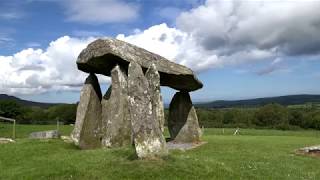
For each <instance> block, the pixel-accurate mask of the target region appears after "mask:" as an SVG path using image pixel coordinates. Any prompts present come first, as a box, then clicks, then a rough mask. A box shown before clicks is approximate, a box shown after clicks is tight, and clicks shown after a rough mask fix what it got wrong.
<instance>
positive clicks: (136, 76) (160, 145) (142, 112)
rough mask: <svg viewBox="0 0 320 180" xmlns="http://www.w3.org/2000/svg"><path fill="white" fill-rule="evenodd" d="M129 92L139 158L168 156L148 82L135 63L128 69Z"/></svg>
mask: <svg viewBox="0 0 320 180" xmlns="http://www.w3.org/2000/svg"><path fill="white" fill-rule="evenodd" d="M128 91H129V110H130V117H131V124H132V132H133V139H134V144H135V149H136V153H137V155H138V157H139V158H153V157H157V156H164V155H167V154H168V150H167V147H166V142H165V139H164V136H163V135H162V132H161V130H160V126H159V122H158V121H157V120H156V118H155V115H154V114H153V110H152V101H151V95H150V88H149V83H148V80H147V79H146V77H145V76H144V74H143V72H142V69H141V67H140V66H139V65H138V64H137V63H135V62H131V63H130V65H129V69H128Z"/></svg>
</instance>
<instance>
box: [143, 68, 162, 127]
mask: <svg viewBox="0 0 320 180" xmlns="http://www.w3.org/2000/svg"><path fill="white" fill-rule="evenodd" d="M145 76H146V78H147V80H148V82H149V88H150V95H151V100H152V110H153V114H154V115H155V118H156V120H157V121H158V122H159V126H160V129H161V131H162V132H163V131H164V106H163V101H162V96H161V92H160V75H159V73H158V71H157V69H156V66H155V65H154V64H152V65H151V66H150V67H149V69H148V70H147V72H146V74H145Z"/></svg>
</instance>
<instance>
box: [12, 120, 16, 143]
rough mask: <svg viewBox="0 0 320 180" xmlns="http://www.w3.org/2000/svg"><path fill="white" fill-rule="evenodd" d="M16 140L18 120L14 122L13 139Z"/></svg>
mask: <svg viewBox="0 0 320 180" xmlns="http://www.w3.org/2000/svg"><path fill="white" fill-rule="evenodd" d="M15 138H16V120H14V121H13V130H12V139H15Z"/></svg>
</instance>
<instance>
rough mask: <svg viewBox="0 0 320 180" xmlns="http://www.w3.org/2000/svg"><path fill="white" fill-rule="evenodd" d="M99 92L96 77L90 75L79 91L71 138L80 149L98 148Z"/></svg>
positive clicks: (99, 124)
mask: <svg viewBox="0 0 320 180" xmlns="http://www.w3.org/2000/svg"><path fill="white" fill-rule="evenodd" d="M101 98H102V94H101V90H100V85H99V82H98V79H97V77H96V75H94V74H92V73H91V74H90V75H89V76H88V77H87V79H86V81H85V84H84V86H83V88H82V90H81V95H80V102H79V104H78V108H77V117H76V123H75V127H74V130H73V132H72V134H71V138H72V139H73V141H74V142H75V144H76V145H79V147H80V148H81V149H93V148H97V147H100V146H101V145H100V144H101V143H100V137H101V135H100V126H101V103H100V101H101Z"/></svg>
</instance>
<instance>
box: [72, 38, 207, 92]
mask: <svg viewBox="0 0 320 180" xmlns="http://www.w3.org/2000/svg"><path fill="white" fill-rule="evenodd" d="M130 62H136V63H138V64H139V65H140V66H141V67H143V68H144V69H147V68H149V67H150V66H151V64H155V65H156V67H157V70H158V71H159V73H160V79H161V85H162V86H169V87H171V88H174V89H177V90H183V91H194V90H197V89H200V88H202V86H203V85H202V83H201V82H200V81H199V80H198V79H197V77H196V76H195V74H194V73H193V72H192V70H190V69H189V68H187V67H185V66H182V65H179V64H176V63H173V62H171V61H169V60H167V59H165V58H163V57H161V56H159V55H157V54H154V53H151V52H149V51H147V50H145V49H142V48H139V47H137V46H134V45H132V44H129V43H126V42H123V41H120V40H117V39H111V38H109V39H98V40H96V41H94V42H92V43H90V44H89V45H88V47H87V48H86V49H84V50H83V51H82V52H81V53H80V55H79V57H78V60H77V65H78V69H79V70H82V71H84V72H95V73H99V74H104V75H107V76H110V71H111V69H112V68H113V67H114V66H115V65H116V64H119V65H120V66H122V67H124V68H125V69H127V68H128V64H129V63H130Z"/></svg>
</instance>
